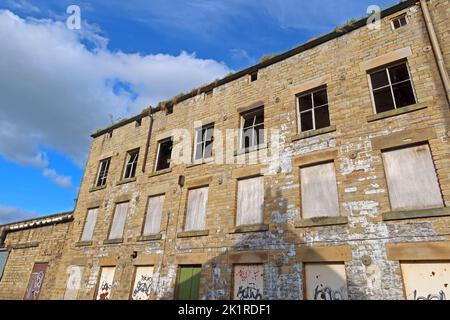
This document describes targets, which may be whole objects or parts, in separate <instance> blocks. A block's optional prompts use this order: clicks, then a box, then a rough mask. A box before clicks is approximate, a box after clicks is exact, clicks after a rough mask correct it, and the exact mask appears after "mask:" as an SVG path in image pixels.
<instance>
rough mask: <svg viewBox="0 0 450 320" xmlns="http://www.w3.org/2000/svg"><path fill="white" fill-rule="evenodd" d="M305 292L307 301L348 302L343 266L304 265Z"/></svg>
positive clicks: (341, 264) (328, 264) (334, 264)
mask: <svg viewBox="0 0 450 320" xmlns="http://www.w3.org/2000/svg"><path fill="white" fill-rule="evenodd" d="M305 291H306V292H305V297H306V299H307V300H348V292H347V277H346V273H345V265H344V264H343V263H327V264H325V263H307V264H305Z"/></svg>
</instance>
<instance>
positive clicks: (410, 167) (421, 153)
mask: <svg viewBox="0 0 450 320" xmlns="http://www.w3.org/2000/svg"><path fill="white" fill-rule="evenodd" d="M383 162H384V169H385V172H386V179H387V184H388V189H389V199H390V201H391V209H392V210H400V211H405V210H414V209H427V208H440V207H443V206H444V203H443V200H442V194H441V190H440V188H439V183H438V179H437V176H436V171H435V168H434V165H433V159H432V158H431V153H430V147H429V146H428V145H427V144H424V145H420V146H413V147H408V148H402V149H397V150H392V151H387V152H383Z"/></svg>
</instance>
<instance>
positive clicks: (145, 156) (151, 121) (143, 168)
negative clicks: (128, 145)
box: [142, 106, 153, 173]
mask: <svg viewBox="0 0 450 320" xmlns="http://www.w3.org/2000/svg"><path fill="white" fill-rule="evenodd" d="M148 116H149V117H150V124H149V125H148V134H147V142H146V144H145V153H144V161H143V163H142V172H143V173H144V172H145V165H146V164H147V158H148V149H149V147H150V137H151V135H152V128H153V109H152V107H151V106H150V107H149V109H148Z"/></svg>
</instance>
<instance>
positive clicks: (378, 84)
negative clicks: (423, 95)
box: [370, 62, 416, 113]
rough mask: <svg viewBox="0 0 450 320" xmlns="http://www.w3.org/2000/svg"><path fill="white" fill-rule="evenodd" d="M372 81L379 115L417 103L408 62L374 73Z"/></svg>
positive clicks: (371, 75) (371, 77) (371, 76)
mask: <svg viewBox="0 0 450 320" xmlns="http://www.w3.org/2000/svg"><path fill="white" fill-rule="evenodd" d="M370 80H371V84H372V93H373V100H374V103H375V109H376V112H377V113H380V112H384V111H389V110H393V109H397V108H401V107H406V106H409V105H412V104H415V103H416V97H415V95H414V90H413V86H412V81H411V76H410V74H409V70H408V66H407V65H406V62H403V63H400V64H396V65H393V66H388V67H385V68H383V69H381V70H377V71H375V72H372V73H371V74H370Z"/></svg>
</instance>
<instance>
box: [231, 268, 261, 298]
mask: <svg viewBox="0 0 450 320" xmlns="http://www.w3.org/2000/svg"><path fill="white" fill-rule="evenodd" d="M233 291H234V294H233V299H234V300H262V299H263V293H264V265H262V264H237V265H234V290H233Z"/></svg>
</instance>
